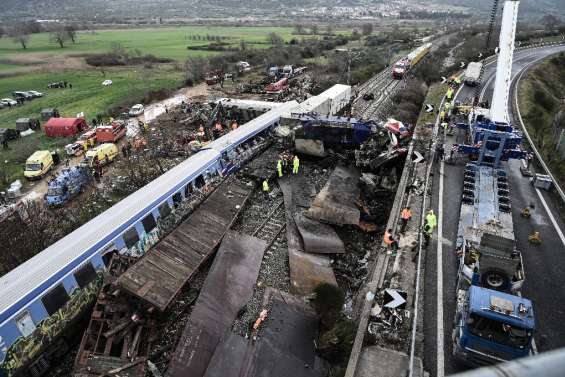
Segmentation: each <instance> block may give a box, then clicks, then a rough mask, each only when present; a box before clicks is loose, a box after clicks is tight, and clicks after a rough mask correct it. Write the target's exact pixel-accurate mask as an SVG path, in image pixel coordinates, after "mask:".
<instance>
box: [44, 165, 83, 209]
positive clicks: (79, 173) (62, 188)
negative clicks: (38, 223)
mask: <svg viewBox="0 0 565 377" xmlns="http://www.w3.org/2000/svg"><path fill="white" fill-rule="evenodd" d="M89 181H90V173H89V172H88V169H87V168H85V167H83V166H73V167H71V168H68V169H63V170H62V171H61V172H60V173H59V174H58V175H57V176H56V177H55V178H53V179H52V180H50V181H49V183H48V184H47V194H45V204H47V205H48V206H50V207H58V206H63V205H65V204H66V203H67V202H68V201H69V200H71V198H73V197H74V196H76V195H78V194H80V193H81V192H82V191H83V190H84V187H85V186H86V185H87V184H88V182H89Z"/></svg>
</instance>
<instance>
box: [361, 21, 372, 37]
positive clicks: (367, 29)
mask: <svg viewBox="0 0 565 377" xmlns="http://www.w3.org/2000/svg"><path fill="white" fill-rule="evenodd" d="M361 34H363V35H365V36H367V35H371V34H373V24H363V26H361Z"/></svg>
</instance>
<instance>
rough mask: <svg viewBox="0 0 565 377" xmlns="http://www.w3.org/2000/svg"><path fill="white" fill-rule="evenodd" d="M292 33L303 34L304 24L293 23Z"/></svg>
mask: <svg viewBox="0 0 565 377" xmlns="http://www.w3.org/2000/svg"><path fill="white" fill-rule="evenodd" d="M294 34H304V25H302V24H296V25H294Z"/></svg>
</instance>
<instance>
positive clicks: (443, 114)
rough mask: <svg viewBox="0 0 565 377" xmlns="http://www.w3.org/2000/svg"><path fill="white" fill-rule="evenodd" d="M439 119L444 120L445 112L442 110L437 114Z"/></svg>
mask: <svg viewBox="0 0 565 377" xmlns="http://www.w3.org/2000/svg"><path fill="white" fill-rule="evenodd" d="M439 117H440V118H441V119H443V118H445V111H443V110H442V111H441V112H440V113H439Z"/></svg>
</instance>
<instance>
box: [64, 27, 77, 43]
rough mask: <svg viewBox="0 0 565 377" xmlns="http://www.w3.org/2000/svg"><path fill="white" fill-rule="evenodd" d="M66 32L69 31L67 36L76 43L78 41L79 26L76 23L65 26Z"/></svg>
mask: <svg viewBox="0 0 565 377" xmlns="http://www.w3.org/2000/svg"><path fill="white" fill-rule="evenodd" d="M65 32H66V33H67V36H68V37H69V39H70V40H71V41H72V42H73V44H74V43H75V42H76V38H77V27H76V25H74V24H70V25H66V26H65Z"/></svg>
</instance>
